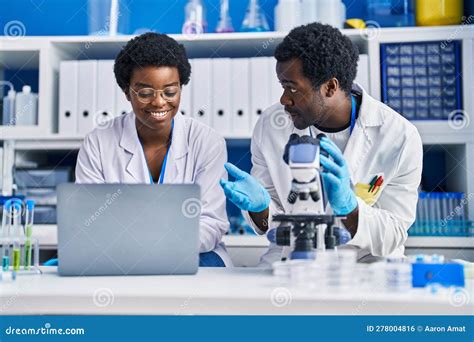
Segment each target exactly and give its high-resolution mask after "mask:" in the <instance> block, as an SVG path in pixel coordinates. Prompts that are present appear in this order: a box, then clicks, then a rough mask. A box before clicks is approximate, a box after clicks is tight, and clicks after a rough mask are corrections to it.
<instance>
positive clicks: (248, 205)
mask: <svg viewBox="0 0 474 342" xmlns="http://www.w3.org/2000/svg"><path fill="white" fill-rule="evenodd" d="M224 167H225V169H226V170H227V172H228V173H229V175H230V176H232V177H234V178H235V181H234V182H230V181H226V180H224V179H221V181H220V183H221V186H222V188H223V189H224V194H225V196H226V197H227V198H228V199H229V200H230V201H231V202H232V203H234V204H235V205H236V206H237V207H239V208H240V209H242V210H246V211H251V212H254V213H259V212H261V211H264V210H265V209H267V208H268V206H269V205H270V195H269V194H268V191H267V190H266V189H265V188H264V187H263V186H262V185H261V184H260V183H259V182H258V181H257V180H256V179H255V178H254V177H252V176H251V175H249V174H248V173H247V172H244V171H242V170H241V169H239V168H238V167H237V166H235V165H232V164H231V163H225V165H224Z"/></svg>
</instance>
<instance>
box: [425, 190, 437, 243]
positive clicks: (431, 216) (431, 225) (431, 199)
mask: <svg viewBox="0 0 474 342" xmlns="http://www.w3.org/2000/svg"><path fill="white" fill-rule="evenodd" d="M426 197H427V199H428V207H429V210H428V235H433V234H434V232H435V220H436V212H435V211H436V205H435V201H436V199H435V193H434V192H430V193H428V194H427V195H426Z"/></svg>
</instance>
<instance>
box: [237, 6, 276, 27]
mask: <svg viewBox="0 0 474 342" xmlns="http://www.w3.org/2000/svg"><path fill="white" fill-rule="evenodd" d="M269 30H270V27H269V26H268V22H267V18H266V17H265V14H264V13H263V11H262V9H261V7H260V4H259V2H258V0H249V5H248V7H247V12H246V13H245V17H244V20H243V22H242V27H241V29H240V31H242V32H263V31H269Z"/></svg>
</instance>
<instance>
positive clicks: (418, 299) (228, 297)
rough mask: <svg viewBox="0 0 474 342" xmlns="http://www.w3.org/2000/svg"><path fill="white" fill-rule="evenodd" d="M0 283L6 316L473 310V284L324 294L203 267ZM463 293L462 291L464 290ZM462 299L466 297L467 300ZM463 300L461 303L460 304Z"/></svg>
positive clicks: (267, 276)
mask: <svg viewBox="0 0 474 342" xmlns="http://www.w3.org/2000/svg"><path fill="white" fill-rule="evenodd" d="M42 269H43V271H44V273H43V274H42V275H25V274H23V275H18V276H17V280H16V281H14V282H5V281H4V282H0V314H3V315H38V314H41V315H56V314H66V315H67V314H80V315H97V314H98V315H100V314H107V315H154V314H157V315H260V314H265V315H281V314H284V315H342V314H344V315H472V314H474V303H473V300H472V298H474V297H473V296H472V293H473V284H472V283H469V288H468V289H463V290H462V292H461V293H460V295H461V296H465V297H466V298H467V301H466V300H464V302H463V301H462V299H463V298H461V301H459V297H458V298H454V297H453V296H452V295H450V294H449V293H448V291H446V292H444V293H441V294H437V295H433V294H430V293H428V291H426V290H424V289H414V290H411V291H408V292H405V293H394V294H388V293H374V292H373V291H372V292H369V291H356V290H354V291H351V292H350V293H348V292H345V293H337V292H332V293H321V292H320V291H317V290H311V291H309V290H307V289H306V290H305V289H297V288H293V287H282V286H281V285H279V284H277V283H276V279H275V278H274V277H273V276H272V275H271V273H270V271H269V270H263V269H256V268H233V269H232V268H228V269H218V268H201V269H199V272H198V274H197V275H194V276H129V277H60V276H58V275H57V273H56V268H55V267H43V268H42ZM458 295H459V293H458ZM466 298H464V299H466ZM460 303H461V304H463V305H460Z"/></svg>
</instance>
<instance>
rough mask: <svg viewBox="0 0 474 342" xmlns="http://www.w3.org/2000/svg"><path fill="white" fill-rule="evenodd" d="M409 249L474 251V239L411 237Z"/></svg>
mask: <svg viewBox="0 0 474 342" xmlns="http://www.w3.org/2000/svg"><path fill="white" fill-rule="evenodd" d="M405 247H408V248H470V249H474V237H471V236H469V237H465V236H409V237H408V240H407V242H406V243H405Z"/></svg>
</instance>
